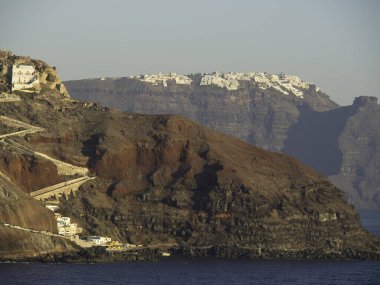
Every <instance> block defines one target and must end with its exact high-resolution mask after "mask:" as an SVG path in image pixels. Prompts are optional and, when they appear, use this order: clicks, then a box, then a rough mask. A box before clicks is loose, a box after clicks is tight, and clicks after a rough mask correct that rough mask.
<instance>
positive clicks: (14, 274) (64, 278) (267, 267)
mask: <svg viewBox="0 0 380 285" xmlns="http://www.w3.org/2000/svg"><path fill="white" fill-rule="evenodd" d="M0 284H58V285H59V284H155V285H160V284H207V285H211V284H380V262H375V261H263V260H261V261H249V260H221V259H178V258H168V259H163V260H162V261H161V262H158V263H115V264H101V265H98V264H90V265H82V264H0Z"/></svg>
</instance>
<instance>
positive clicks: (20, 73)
mask: <svg viewBox="0 0 380 285" xmlns="http://www.w3.org/2000/svg"><path fill="white" fill-rule="evenodd" d="M37 86H39V81H38V79H37V74H36V70H35V69H34V67H33V66H31V65H23V64H20V65H13V67H12V91H14V90H22V89H29V88H33V87H37Z"/></svg>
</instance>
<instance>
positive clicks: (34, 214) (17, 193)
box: [0, 174, 57, 233]
mask: <svg viewBox="0 0 380 285" xmlns="http://www.w3.org/2000/svg"><path fill="white" fill-rule="evenodd" d="M0 222H1V223H8V224H10V225H14V226H21V227H23V228H28V229H34V230H39V231H49V232H53V233H56V232H57V222H56V220H55V217H54V214H53V213H52V212H51V211H50V210H48V209H47V208H45V207H44V206H43V205H42V204H41V203H40V202H38V201H36V200H34V199H33V198H31V197H30V196H29V195H28V194H26V193H25V192H23V191H21V190H20V188H19V187H18V186H17V185H15V184H13V183H12V182H11V181H9V180H8V179H7V178H5V177H4V176H3V174H2V175H1V176H0Z"/></svg>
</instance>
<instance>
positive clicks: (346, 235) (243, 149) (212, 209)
mask: <svg viewBox="0 0 380 285" xmlns="http://www.w3.org/2000/svg"><path fill="white" fill-rule="evenodd" d="M233 76H235V75H233ZM253 76H256V75H253ZM260 76H261V75H260ZM260 78H261V79H262V80H264V79H265V78H266V77H265V78H264V77H260ZM284 78H285V77H284ZM284 78H283V77H281V78H280V77H278V78H274V80H275V81H276V80H277V81H278V82H280V83H281V82H283V81H284V80H285V79H286V78H285V79H284ZM227 79H228V78H227ZM227 79H223V80H225V81H223V80H222V81H220V80H219V79H218V78H216V79H215V78H213V77H212V78H211V79H210V78H207V80H211V81H212V80H217V81H216V82H219V83H220V82H221V84H227V85H228V87H229V88H230V89H234V88H236V82H235V81H233V80H232V79H231V78H229V79H228V80H227ZM149 80H150V79H149ZM181 80H184V81H186V78H185V79H183V78H182V79H181ZM194 80H199V78H198V79H196V78H195V79H194ZM202 80H203V79H202ZM218 80H219V81H218ZM281 80H282V81H281ZM289 80H290V79H289ZM200 81H201V80H200ZM277 81H276V82H277ZM294 81H295V82H298V81H297V80H296V79H294ZM137 82H139V84H140V83H141V82H140V81H137ZM208 82H209V81H206V80H204V84H208ZM212 82H213V81H212ZM264 83H265V82H264ZM264 83H263V84H264ZM265 84H267V83H265ZM284 84H287V83H284ZM205 86H206V87H205V88H211V89H213V87H212V86H208V85H205ZM260 86H261V85H260ZM260 86H259V85H258V86H256V87H255V86H254V85H252V88H253V89H254V88H258V89H257V90H259V89H260V90H262V89H261V87H262V88H264V87H263V86H261V87H260ZM274 86H277V87H278V88H280V89H281V87H279V86H278V85H274ZM284 86H288V85H284ZM304 86H306V85H304ZM174 87H175V86H174ZM174 87H173V88H174ZM187 87H189V86H187ZM152 88H161V87H160V86H155V87H152ZM284 88H285V87H284ZM288 88H289V89H290V88H291V87H289V86H288ZM313 88H314V89H315V92H317V89H316V88H315V87H313ZM275 90H276V89H275ZM281 90H282V91H281V92H286V91H284V89H281ZM308 90H309V89H308ZM235 91H236V90H235ZM278 92H280V91H278ZM294 92H296V91H294ZM297 94H298V95H297V96H298V97H300V98H301V96H303V97H304V98H305V99H306V97H307V96H308V95H307V94H306V93H302V94H301V93H297ZM277 95H279V94H277ZM277 95H276V94H274V96H273V97H275V96H277ZM215 96H216V95H215ZM297 96H296V97H297ZM298 97H297V98H298ZM20 98H21V100H19V101H12V102H7V103H6V104H0V112H1V114H2V115H3V116H5V117H9V118H13V119H16V120H19V121H22V122H24V123H26V124H29V125H33V126H38V127H39V128H41V129H43V130H39V131H38V132H30V133H28V134H27V135H25V136H21V137H19V138H13V137H12V141H13V142H14V143H17V144H16V147H14V146H15V144H13V145H12V147H10V149H6V148H5V147H3V149H2V152H0V162H1V163H0V171H1V173H6V174H7V175H9V176H10V177H8V178H7V177H6V175H3V176H2V177H3V178H4V181H5V182H6V181H8V182H9V181H10V180H15V181H14V182H15V183H14V185H13V186H12V187H13V188H15V190H14V191H13V190H12V189H13V188H12V187H11V186H9V185H6V183H5V182H4V187H3V189H5V190H4V191H3V196H5V197H10V198H9V199H8V200H9V203H8V200H7V199H2V201H4V204H3V205H1V209H2V212H1V213H2V214H1V216H0V218H2V219H5V218H7V219H8V220H9V221H12V223H13V222H16V221H17V222H20V223H22V222H23V223H25V225H27V226H28V227H31V226H32V225H31V224H32V223H33V221H34V222H35V223H36V224H37V225H38V227H39V228H41V229H42V228H43V227H44V225H43V224H42V223H47V225H49V224H50V220H49V219H50V217H49V218H48V220H47V221H46V220H45V221H44V222H40V221H42V220H44V219H45V217H44V215H45V214H46V211H47V210H46V209H43V207H42V205H40V204H38V203H37V202H36V201H33V200H31V199H30V198H29V197H28V196H27V195H26V193H25V192H28V189H29V188H33V187H35V185H36V184H37V183H39V180H38V179H37V178H38V177H39V175H41V181H44V183H45V182H46V183H48V182H52V181H53V180H54V179H55V178H56V177H57V168H56V167H55V165H54V164H52V163H48V162H45V161H44V160H41V161H38V160H37V161H34V160H33V159H32V157H33V155H32V154H30V152H31V151H29V152H28V153H26V154H25V153H23V150H25V149H29V150H34V151H37V152H42V153H45V154H47V155H50V156H52V157H53V158H54V157H55V158H59V159H60V160H62V161H66V162H70V163H72V164H74V165H76V166H81V167H82V166H87V167H88V168H89V169H90V171H91V172H92V174H93V175H95V176H96V179H95V180H91V181H90V182H87V183H86V184H84V185H83V186H82V187H81V188H80V189H79V192H78V195H77V196H75V197H71V198H70V199H68V200H64V199H62V200H61V204H60V207H61V210H62V214H64V215H65V214H67V215H68V216H70V217H72V218H73V219H74V220H76V221H78V222H79V223H80V224H81V226H83V227H84V228H85V231H86V232H88V233H90V234H100V235H107V236H111V237H113V238H117V239H120V240H122V241H125V242H132V243H136V244H145V245H150V246H152V247H157V248H167V247H173V248H177V249H178V248H179V249H180V250H183V251H191V252H192V251H193V250H195V251H200V252H204V253H205V254H211V255H217V256H223V255H224V253H221V252H220V250H221V249H222V251H224V250H226V251H228V252H229V254H228V256H235V257H238V256H250V257H272V258H275V257H280V256H285V257H296V258H305V257H312V258H379V256H380V244H379V241H378V240H377V239H376V238H375V237H374V236H373V235H371V234H370V233H368V232H367V231H365V230H364V229H363V228H362V226H361V224H360V220H359V217H358V215H357V214H356V212H355V210H354V207H353V206H352V205H351V204H349V203H348V202H347V201H346V200H345V199H344V195H343V192H342V191H340V190H339V189H337V188H336V187H335V186H333V185H332V184H330V183H329V182H328V181H326V180H325V179H324V178H323V177H322V176H321V175H320V174H318V173H317V172H315V171H313V170H312V169H310V168H308V167H306V166H304V165H303V164H302V163H301V162H299V161H297V160H295V159H293V158H291V157H289V156H287V155H284V154H279V153H273V152H269V151H265V150H262V149H259V148H257V147H255V146H253V145H251V144H248V143H246V142H243V141H241V140H239V139H237V138H233V137H229V136H227V135H224V134H221V133H218V132H216V131H212V130H210V129H208V128H206V127H202V126H200V125H198V124H197V123H194V122H192V121H190V120H188V119H185V118H182V117H180V116H176V115H154V116H153V115H142V114H135V113H127V112H122V111H119V110H115V109H110V108H107V107H102V106H100V105H98V104H91V103H84V102H83V103H82V102H78V101H75V100H71V99H69V98H65V97H64V96H62V94H60V93H59V91H58V90H53V89H50V88H48V87H46V88H42V89H41V90H40V91H39V93H30V94H29V93H28V94H20ZM289 98H293V97H290V96H289ZM293 99H295V97H294V98H293ZM293 99H289V100H293ZM215 100H216V99H215ZM296 100H297V99H296ZM215 102H216V101H215ZM239 102H240V101H239ZM241 104H242V106H243V105H244V104H243V103H242V102H241ZM3 118H4V117H3ZM1 143H2V145H5V146H6V145H8V144H7V143H6V140H4V141H1ZM282 143H283V142H282ZM34 151H32V153H34ZM10 158H12V159H10ZM11 160H12V161H15V162H13V164H12V163H11V162H10V161H11ZM34 168H36V169H38V171H37V170H36V171H35V170H34ZM20 171H21V172H22V173H23V174H24V175H26V176H27V177H28V179H25V180H26V181H25V182H24V181H22V179H21V175H20V174H19V173H20ZM46 173H47V174H48V177H46V176H44V175H46ZM49 179H50V180H49ZM39 186H40V185H39ZM22 190H23V191H22ZM9 191H11V193H10V192H9ZM12 193H13V194H12ZM16 194H17V195H16ZM18 197H21V198H22V197H24V198H25V197H27V199H26V198H25V199H26V202H27V203H29V202H30V203H31V206H28V207H26V206H25V207H18V206H19V204H17V203H20V199H19V198H18ZM26 202H25V203H26ZM12 203H13V204H12ZM36 203H37V204H36ZM15 205H16V206H15ZM32 205H38V206H36V208H35V209H34V208H33V207H34V206H32ZM20 206H22V205H20ZM33 211H35V212H33ZM44 211H45V212H44ZM29 212H31V213H35V215H36V217H39V218H41V217H44V219H40V220H36V219H35V218H34V217H33V216H32V217H31V220H27V217H28V215H29ZM50 215H52V214H51V213H50ZM8 220H7V221H8ZM16 230H17V229H9V227H7V226H6V225H4V226H1V227H0V241H5V240H8V246H9V248H10V250H9V251H8V252H4V250H5V251H6V246H5V245H4V246H2V247H0V253H3V255H5V256H9V255H12V254H16V255H17V256H22V254H23V253H24V254H27V255H28V256H30V255H33V254H35V253H36V252H38V251H40V250H41V251H44V250H46V251H49V252H50V251H60V250H71V249H73V247H72V245H70V244H66V243H65V242H63V241H62V240H61V241H57V240H55V239H53V238H51V237H50V236H49V237H47V236H40V235H38V236H35V235H34V234H32V233H30V234H29V233H26V232H24V231H21V232H18V233H16V232H15V231H16ZM13 239H15V240H13ZM20 248H21V252H18V251H17V250H19V249H20Z"/></svg>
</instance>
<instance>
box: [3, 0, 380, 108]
mask: <svg viewBox="0 0 380 285" xmlns="http://www.w3.org/2000/svg"><path fill="white" fill-rule="evenodd" d="M0 48H2V49H10V50H12V51H13V52H14V53H15V54H19V55H29V56H31V57H33V58H39V59H42V60H45V61H47V62H48V63H49V64H50V65H54V66H56V67H57V69H58V71H59V74H60V76H61V78H62V79H63V80H68V79H82V78H91V77H103V76H127V75H135V74H142V73H156V72H159V71H161V72H169V71H174V72H177V73H193V72H210V71H221V72H223V71H243V72H248V71H266V72H270V73H280V72H285V73H288V74H292V75H298V76H300V77H301V78H302V79H304V80H306V81H311V82H314V83H315V84H316V85H318V86H319V87H320V88H321V89H322V90H323V91H325V92H326V93H328V94H329V95H330V96H331V98H332V99H333V100H335V101H336V102H338V103H340V104H343V105H347V104H350V103H351V102H352V100H353V98H354V97H355V96H359V95H368V96H377V97H379V96H380V92H379V90H380V1H377V0H373V1H371V0H356V1H352V0H341V1H338V0H336V1H333V0H320V1H316V0H289V1H286V0H278V1H275V0H269V1H268V0H265V1H264V0H262V1H253V0H246V1H242V0H228V1H222V0H219V1H217V0H215V1H211V0H210V1H207V0H186V1H182V0H156V1H153V0H144V1H138V0H134V1H111V0H104V1H94V0H93V1H79V0H75V1H67V0H65V1H53V0H48V1H39V0H34V1H19V0H1V2H0Z"/></svg>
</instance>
